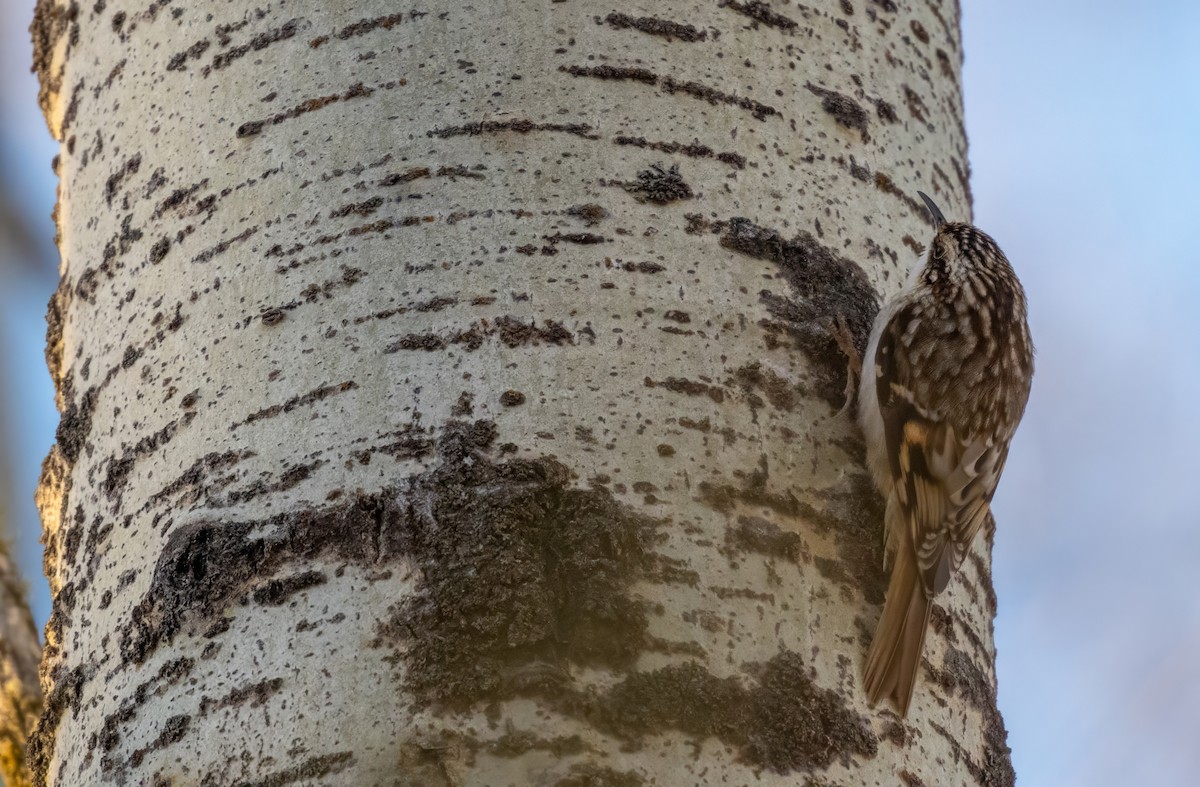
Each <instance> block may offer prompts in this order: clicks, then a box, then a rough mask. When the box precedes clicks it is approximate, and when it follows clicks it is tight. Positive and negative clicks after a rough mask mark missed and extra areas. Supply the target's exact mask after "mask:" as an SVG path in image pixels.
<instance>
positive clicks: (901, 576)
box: [864, 546, 929, 716]
mask: <svg viewBox="0 0 1200 787" xmlns="http://www.w3.org/2000/svg"><path fill="white" fill-rule="evenodd" d="M896 553H897V554H896V558H895V565H894V566H893V567H892V579H891V582H889V583H888V591H887V600H886V601H885V602H884V605H883V615H882V616H880V618H879V625H878V626H877V627H876V628H875V639H874V640H872V642H871V650H870V651H869V652H868V653H867V666H866V670H865V672H864V683H865V684H866V689H867V699H868V700H869V701H870V702H871V704H872V705H874V704H876V703H877V702H879V700H880V699H881V698H883V697H891V698H892V699H893V700H894V701H895V703H896V709H897V710H898V711H900V715H901V716H907V715H908V703H909V702H910V701H911V700H912V694H913V686H914V685H916V682H917V669H918V668H919V667H920V666H921V651H922V650H923V649H924V646H925V629H926V628H927V624H928V623H929V599H927V598H925V590H924V588H922V587H921V580H920V577H919V576H918V573H917V565H916V560H915V557H914V556H913V555H912V554H911V550H910V549H905V548H904V547H903V546H901V547H900V549H898V550H896Z"/></svg>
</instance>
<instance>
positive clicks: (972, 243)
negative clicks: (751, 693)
mask: <svg viewBox="0 0 1200 787" xmlns="http://www.w3.org/2000/svg"><path fill="white" fill-rule="evenodd" d="M918 193H919V192H918ZM921 197H922V198H923V199H924V200H925V203H926V205H928V206H929V210H930V213H931V214H933V217H934V219H935V221H936V222H937V224H938V230H937V234H936V235H935V236H934V238H933V241H932V243H930V247H929V253H928V255H927V256H926V259H925V261H924V263H923V264H921V265H919V266H917V268H916V270H914V271H913V273H912V275H911V276H910V277H909V280H908V282H907V284H905V286H904V288H903V289H902V290H901V291H900V292H899V293H898V294H897V295H896V296H895V297H893V298H892V299H890V300H889V301H888V302H887V303H885V304H884V306H883V308H882V309H881V310H880V312H879V316H878V317H876V319H875V326H874V328H873V330H872V332H871V340H870V344H869V345H868V347H867V355H866V359H865V360H866V363H865V364H864V374H863V381H862V385H861V387H860V389H859V402H858V405H859V421H860V423H861V424H862V427H863V431H864V433H865V435H866V439H867V459H868V463H869V465H870V469H871V472H872V475H873V476H874V478H875V482H876V484H877V485H878V487H879V490H880V492H882V493H883V495H884V497H885V498H886V499H887V514H886V523H885V527H886V530H887V554H888V555H889V556H890V558H891V559H892V562H893V565H892V575H891V580H890V582H889V584H888V591H887V600H886V602H885V604H884V608H883V614H882V615H881V617H880V619H879V625H878V627H877V628H876V630H875V638H874V640H873V641H872V643H871V649H870V651H869V652H868V654H867V662H866V669H865V673H864V682H865V685H866V692H867V697H868V699H869V700H870V701H871V704H875V703H876V702H878V701H879V700H880V699H882V698H884V697H891V698H892V699H893V700H894V701H895V703H896V707H897V709H898V710H899V711H900V713H901V715H907V713H908V706H909V703H910V701H911V700H912V694H913V686H914V685H915V684H916V678H917V670H918V668H919V667H920V664H921V652H922V650H923V647H924V642H925V629H926V627H927V625H928V621H929V608H930V604H931V603H932V599H933V598H934V596H936V595H937V594H938V593H939V592H941V591H942V590H944V589H945V588H946V585H947V583H949V581H950V577H951V576H952V574H953V572H954V571H955V569H957V568H958V566H959V565H960V564H961V563H962V560H963V558H964V557H965V556H966V553H967V550H968V549H970V547H971V543H972V542H973V541H974V539H975V535H976V533H978V532H979V530H980V527H981V526H982V525H983V522H984V520H986V519H987V515H988V509H989V505H990V503H991V500H992V495H993V494H994V493H995V491H996V483H997V481H999V479H1000V473H1001V472H1002V471H1003V470H1004V461H1005V458H1006V457H1007V456H1008V445H1009V441H1010V440H1011V439H1012V436H1013V433H1014V432H1016V429H1017V424H1018V423H1019V422H1020V420H1021V415H1022V413H1024V411H1025V402H1026V400H1027V399H1028V398H1029V386H1030V382H1031V381H1032V379H1033V344H1032V342H1031V340H1030V338H1029V325H1028V323H1027V321H1026V314H1025V292H1024V290H1022V288H1021V283H1020V281H1018V280H1017V275H1016V273H1014V272H1013V269H1012V266H1011V265H1009V263H1008V260H1007V259H1006V258H1005V256H1004V254H1003V252H1001V251H1000V248H999V247H998V246H997V245H996V242H995V241H993V240H992V239H991V238H990V237H989V236H987V235H986V234H984V233H983V232H980V231H979V230H977V229H975V228H974V227H972V226H970V225H969V224H962V223H959V222H947V221H946V220H945V219H944V218H943V217H942V214H941V211H939V210H938V209H937V206H935V205H934V204H933V202H932V201H931V200H930V199H929V198H928V197H927V196H925V195H924V194H921ZM872 371H873V372H874V373H873V374H872V373H871V372H872Z"/></svg>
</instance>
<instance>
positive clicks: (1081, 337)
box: [0, 0, 1200, 787]
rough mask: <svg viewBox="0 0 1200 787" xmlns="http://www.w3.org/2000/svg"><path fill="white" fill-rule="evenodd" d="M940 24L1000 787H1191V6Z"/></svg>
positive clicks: (46, 225) (0, 511) (46, 267)
mask: <svg viewBox="0 0 1200 787" xmlns="http://www.w3.org/2000/svg"><path fill="white" fill-rule="evenodd" d="M962 5H963V33H964V39H965V44H964V47H965V51H966V70H965V74H964V80H965V86H964V90H965V95H966V107H967V130H968V133H969V135H970V142H971V163H972V166H973V169H974V175H973V177H972V186H973V189H974V193H975V220H976V223H977V224H978V225H979V226H981V227H982V228H984V229H985V230H986V231H988V232H989V233H991V234H993V235H995V236H996V237H997V238H998V239H999V240H1000V242H1001V245H1002V246H1003V248H1004V249H1005V251H1006V252H1007V253H1008V256H1009V258H1010V259H1011V260H1012V261H1013V263H1014V265H1015V266H1016V268H1017V271H1018V273H1019V274H1020V275H1021V277H1022V279H1023V280H1024V282H1025V287H1026V289H1027V291H1028V294H1029V299H1030V306H1031V311H1032V318H1031V321H1032V324H1033V331H1034V338H1035V340H1036V342H1037V344H1038V371H1037V377H1036V382H1035V384H1034V391H1033V398H1032V400H1031V403H1030V406H1029V411H1028V413H1027V415H1026V418H1025V422H1024V425H1023V426H1022V428H1021V431H1020V432H1019V433H1018V435H1017V439H1016V442H1015V445H1014V447H1013V451H1012V454H1011V456H1010V458H1009V462H1008V469H1007V471H1006V474H1005V477H1004V480H1003V481H1002V482H1001V485H1000V491H999V494H998V496H997V499H996V504H995V509H996V517H997V520H998V521H999V523H1000V528H999V533H998V535H997V538H996V552H995V581H996V589H997V593H998V595H999V599H1000V612H999V616H998V617H997V620H996V640H997V645H998V648H999V661H998V668H999V675H1000V708H1001V710H1002V711H1003V713H1004V717H1005V721H1006V723H1007V726H1008V729H1009V744H1010V745H1011V746H1012V749H1013V761H1014V764H1015V766H1016V771H1017V778H1018V781H1019V783H1020V784H1021V785H1022V786H1023V787H1041V786H1042V785H1045V786H1047V787H1075V786H1076V785H1078V786H1079V787H1084V786H1086V787H1107V786H1108V785H1112V786H1114V787H1116V786H1117V785H1120V786H1121V787H1125V786H1126V785H1195V784H1200V776H1197V774H1200V745H1198V744H1197V741H1198V740H1200V710H1198V709H1200V680H1198V679H1197V672H1198V671H1200V514H1198V510H1200V507H1198V500H1197V498H1198V495H1197V491H1198V490H1200V478H1198V476H1200V457H1198V456H1197V453H1198V449H1200V417H1197V414H1196V410H1197V407H1200V349H1198V347H1197V342H1198V339H1200V308H1197V307H1198V306H1200V265H1197V259H1196V258H1197V255H1196V252H1195V248H1194V247H1195V235H1196V227H1197V226H1200V216H1197V213H1198V212H1200V201H1198V200H1197V193H1198V188H1197V184H1200V47H1198V46H1196V35H1197V32H1196V31H1198V30H1200V4H1197V3H1192V2H1183V1H1180V2H1176V1H1174V0H1159V2H1156V3H1153V4H1143V3H1133V2H1124V3H1122V2H1114V1H1112V0H1099V1H1097V0H1088V2H1084V1H1083V0H1058V2H1054V3H1049V2H1044V0H1007V2H1003V3H999V2H985V1H984V0H963V3H962ZM32 8H33V0H3V2H0V517H2V518H3V526H4V532H5V533H7V534H8V538H9V539H10V541H11V542H12V544H13V546H14V551H15V554H16V556H17V558H18V560H19V562H20V565H21V566H22V569H23V571H24V573H25V577H26V579H27V581H28V583H29V586H30V599H31V602H32V605H33V611H34V616H35V618H36V619H37V621H38V625H39V626H41V625H42V624H44V622H45V620H46V618H47V616H48V615H49V597H48V594H47V591H46V587H45V582H44V580H43V578H42V573H41V551H40V547H39V545H38V534H39V524H38V519H37V514H36V511H35V510H34V506H33V490H34V486H35V485H36V482H37V476H38V472H39V467H40V464H41V460H42V458H43V457H44V456H45V454H46V451H47V450H48V449H49V447H50V444H51V443H52V442H53V439H54V427H55V425H56V423H57V419H58V416H57V413H56V412H55V410H54V404H53V402H54V399H53V391H52V388H51V385H50V380H49V375H48V374H47V372H46V367H45V362H44V360H43V343H44V334H45V324H44V314H45V306H46V302H47V300H48V299H49V296H50V293H51V292H52V291H53V289H54V287H55V284H56V281H57V266H58V255H57V251H56V250H55V248H54V245H53V242H52V236H53V233H54V228H53V226H52V224H51V222H50V211H51V209H52V208H53V205H54V190H55V183H56V181H55V178H54V176H53V174H52V173H51V171H50V160H51V158H53V156H54V154H55V153H56V152H57V146H56V145H55V144H54V143H53V142H52V141H51V139H50V137H49V135H48V133H47V131H46V127H45V124H44V123H43V122H42V117H41V114H40V112H39V110H38V106H37V100H36V97H37V84H36V82H35V79H34V77H33V75H32V74H30V73H29V63H30V61H31V55H30V43H29V35H28V33H27V32H26V28H27V27H28V24H29V19H30V17H31V15H32Z"/></svg>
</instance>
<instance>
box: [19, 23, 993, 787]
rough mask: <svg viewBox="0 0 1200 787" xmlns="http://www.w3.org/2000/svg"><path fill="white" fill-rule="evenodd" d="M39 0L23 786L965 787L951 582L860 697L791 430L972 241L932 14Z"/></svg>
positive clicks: (853, 477) (846, 420)
mask: <svg viewBox="0 0 1200 787" xmlns="http://www.w3.org/2000/svg"><path fill="white" fill-rule="evenodd" d="M39 5H40V7H39V16H38V21H37V22H35V27H34V32H35V41H37V42H38V44H39V46H38V58H39V59H38V63H37V65H38V68H39V70H40V73H41V78H42V83H43V86H44V88H45V90H44V101H45V109H46V113H47V117H48V120H49V123H50V126H51V128H52V129H53V130H54V131H55V133H56V134H57V135H58V136H59V137H60V138H61V139H62V140H63V154H62V158H61V162H60V165H59V166H60V175H61V179H62V186H61V195H60V209H59V222H60V231H61V234H62V242H61V249H62V253H63V280H62V285H61V287H60V289H59V292H58V294H57V295H56V297H55V300H54V302H53V303H52V305H51V312H50V334H49V340H50V346H51V367H52V373H53V374H54V376H55V379H56V382H57V384H58V386H59V389H58V390H59V397H60V405H61V407H62V408H63V412H64V417H63V424H62V426H61V427H60V431H59V441H58V444H57V446H56V447H55V448H54V450H53V452H52V454H51V456H50V457H49V459H48V460H47V470H46V473H45V477H44V482H43V486H42V491H41V496H42V503H43V512H44V518H45V527H46V542H47V549H48V551H49V557H48V566H49V569H48V571H49V575H50V581H51V585H52V588H53V590H54V593H55V605H54V615H53V619H52V621H51V622H50V624H49V625H48V627H47V648H46V653H45V657H44V663H43V672H44V675H45V676H46V680H47V687H48V690H49V695H48V696H49V701H48V708H47V711H46V713H45V715H44V716H43V719H42V723H41V725H40V727H39V731H38V733H37V735H36V736H35V740H34V744H33V747H32V748H33V759H34V761H35V765H36V767H37V776H38V778H41V779H43V780H44V781H45V782H46V783H52V784H105V783H116V784H155V785H166V784H173V785H185V784H214V785H215V784H232V783H245V784H292V783H297V784H299V783H303V784H318V783H319V784H348V785H349V784H353V785H373V784H381V785H383V784H387V785H390V784H421V785H430V784H480V785H482V784H488V785H493V784H559V785H569V784H612V785H617V784H628V785H636V784H650V783H655V784H693V783H697V784H742V783H747V782H751V781H755V782H756V783H768V784H772V783H774V784H793V783H796V780H797V778H798V777H797V774H796V772H798V771H801V772H802V771H815V772H817V774H818V776H816V777H814V778H816V780H817V781H818V782H820V783H826V782H828V783H832V784H874V783H876V782H878V783H894V782H895V781H896V779H897V778H900V779H901V780H902V781H905V782H906V783H908V784H910V785H911V784H920V783H922V782H923V783H926V784H947V783H952V784H960V783H980V784H1002V783H1005V782H1006V781H1011V767H1010V766H1009V765H1008V758H1007V750H1006V749H1005V748H1004V744H1003V741H1004V737H1003V735H1004V733H1003V726H1002V724H1001V722H1000V720H999V715H998V713H997V712H996V710H995V694H994V672H993V650H992V642H991V630H990V619H991V615H992V614H993V612H994V606H993V604H992V602H991V601H990V598H991V595H990V593H991V591H990V583H989V579H988V577H987V571H986V559H984V558H980V559H978V560H976V561H974V562H973V563H972V564H971V565H970V566H968V567H967V569H966V570H965V571H963V572H962V579H961V580H958V581H956V583H955V585H954V587H953V590H952V592H951V593H949V594H948V596H947V598H946V600H945V601H944V602H943V605H942V607H943V611H942V613H941V614H939V615H937V616H936V617H937V620H936V621H935V622H936V623H937V624H938V625H937V626H936V630H935V631H934V633H933V634H932V635H931V636H930V641H929V643H928V646H927V649H928V653H927V655H928V659H929V662H930V663H929V670H928V672H927V674H926V675H925V676H924V678H923V680H922V682H921V684H920V686H919V687H918V689H917V698H916V700H915V702H914V710H913V711H912V713H911V714H910V718H909V719H908V720H907V722H903V723H902V722H900V721H899V720H897V719H896V718H895V715H894V714H892V713H891V712H890V711H888V710H886V709H882V708H880V709H876V710H871V709H869V708H867V707H866V706H865V703H864V701H863V699H862V694H861V690H860V686H859V680H860V679H859V673H860V669H861V661H862V658H863V653H864V652H865V647H866V642H867V634H868V632H869V630H870V628H871V626H872V625H873V623H874V620H875V618H876V616H877V615H878V610H879V604H880V602H881V601H882V589H883V576H882V571H881V567H880V563H881V557H882V556H881V543H880V533H879V528H880V526H881V520H880V517H881V512H880V510H879V505H878V501H877V500H876V498H875V497H874V494H873V493H872V492H871V491H870V484H869V481H868V480H867V478H866V475H865V473H864V471H863V468H862V466H861V459H862V457H861V444H860V443H859V442H858V440H859V438H858V435H857V432H856V429H855V427H854V425H853V422H852V419H851V418H850V417H849V416H847V415H841V414H838V412H837V411H838V409H839V407H840V406H841V404H842V401H843V396H844V389H845V385H844V381H845V377H844V368H845V366H846V363H847V361H846V358H845V356H844V355H843V353H842V350H841V349H840V348H843V347H844V348H849V347H851V346H853V345H857V347H858V348H859V349H860V350H861V348H862V345H863V343H864V341H865V336H866V331H867V327H868V326H869V323H870V319H871V317H872V315H873V311H874V308H875V301H874V293H873V292H872V286H871V283H874V285H875V286H876V287H877V288H878V289H880V290H887V289H890V288H892V287H895V286H897V285H898V283H899V282H900V280H901V279H902V278H903V272H904V269H905V268H906V267H907V266H908V265H909V264H911V262H912V261H913V260H914V259H915V256H916V255H915V253H914V251H913V248H915V247H916V246H918V245H919V244H920V243H921V242H922V239H924V238H925V237H926V236H927V235H928V233H929V227H928V226H927V224H926V223H925V221H924V218H923V214H922V211H921V210H920V208H919V206H918V205H917V204H916V203H915V202H913V201H912V199H911V198H910V197H909V196H908V195H909V194H911V193H912V192H913V191H914V190H915V189H916V188H918V187H923V188H925V189H926V190H927V191H930V192H931V193H934V194H935V195H937V198H938V199H939V201H940V202H941V203H942V205H943V208H944V209H945V210H946V212H947V214H948V215H949V214H951V213H953V214H956V215H958V216H965V215H967V214H968V213H969V195H968V194H967V193H966V189H967V185H966V174H965V173H966V151H965V145H966V143H965V139H964V137H963V133H962V126H961V111H962V104H961V97H960V94H959V86H958V73H959V62H960V59H961V55H960V52H959V40H958V17H957V8H956V7H954V6H953V5H952V4H948V3H946V4H938V3H936V2H910V3H899V4H894V3H893V2H891V0H873V2H864V0H848V1H847V2H829V3H825V4H822V5H821V6H820V7H817V6H816V5H803V6H802V5H797V4H795V3H784V2H780V3H776V4H773V5H772V6H770V7H767V6H766V5H765V4H762V3H755V2H750V3H738V2H724V3H722V2H665V1H664V2H654V3H650V2H643V3H634V2H620V3H616V4H614V6H613V7H611V8H610V7H609V6H600V5H597V4H594V3H585V2H580V1H579V0H571V1H570V2H551V1H547V2H533V1H532V0H529V1H528V2H520V1H518V0H508V1H506V2H493V3H487V4H484V3H479V4H471V3H465V4H456V3H432V4H429V5H426V6H421V7H417V8H415V9H409V8H407V7H406V8H404V9H403V11H402V10H401V9H400V8H399V7H398V6H396V5H395V4H392V3H386V2H380V1H376V2H357V3H353V4H351V3H344V4H343V3H329V2H326V1H325V0H292V1H291V2H286V3H272V4H261V5H256V4H253V3H250V2H246V1H245V0H241V1H240V2H230V3H221V4H211V5H209V6H207V7H206V8H205V9H204V10H201V9H200V8H199V7H197V6H196V5H193V4H188V5H184V4H176V3H172V2H170V0H158V2H154V3H151V4H150V5H149V7H147V5H146V4H145V2H138V3H133V2H111V1H109V2H98V3H95V4H94V5H93V4H90V3H89V4H86V6H75V5H71V6H70V7H66V6H61V5H54V4H53V3H52V2H51V0H42V2H41V3H40V4H39ZM350 6H353V10H350V9H349V7H350ZM897 6H899V7H897ZM645 17H652V18H650V19H646V18H645ZM675 167H678V169H677V170H676V169H675ZM835 337H840V339H841V341H840V343H839V341H838V340H837V339H835Z"/></svg>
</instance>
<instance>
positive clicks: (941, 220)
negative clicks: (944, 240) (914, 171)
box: [917, 191, 946, 227]
mask: <svg viewBox="0 0 1200 787" xmlns="http://www.w3.org/2000/svg"><path fill="white" fill-rule="evenodd" d="M917 194H920V195H921V199H923V200H925V207H927V208H929V215H930V216H933V221H934V223H935V224H937V225H938V226H939V227H940V226H942V225H943V224H945V223H946V217H945V216H943V215H942V211H941V210H940V209H939V208H938V206H937V205H934V204H933V200H931V199H930V198H929V195H928V194H926V193H925V192H923V191H918V192H917Z"/></svg>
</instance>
